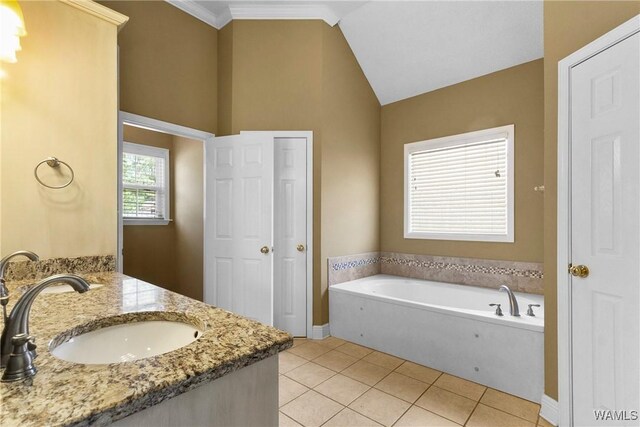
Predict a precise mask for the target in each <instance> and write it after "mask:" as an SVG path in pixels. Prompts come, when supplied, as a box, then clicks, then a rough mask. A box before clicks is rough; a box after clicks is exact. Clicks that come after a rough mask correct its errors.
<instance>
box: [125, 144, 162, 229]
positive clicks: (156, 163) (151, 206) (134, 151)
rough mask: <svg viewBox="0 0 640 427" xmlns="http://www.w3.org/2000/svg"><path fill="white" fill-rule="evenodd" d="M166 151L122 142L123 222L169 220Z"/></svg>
mask: <svg viewBox="0 0 640 427" xmlns="http://www.w3.org/2000/svg"><path fill="white" fill-rule="evenodd" d="M168 168H169V151H168V150H166V149H163V148H156V147H149V146H145V145H140V144H132V143H129V142H125V143H124V144H123V153H122V212H123V218H124V219H138V220H167V221H168V220H169V170H168Z"/></svg>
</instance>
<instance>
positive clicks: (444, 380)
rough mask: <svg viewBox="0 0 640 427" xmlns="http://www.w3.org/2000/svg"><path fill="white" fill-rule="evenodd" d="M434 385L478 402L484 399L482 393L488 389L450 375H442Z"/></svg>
mask: <svg viewBox="0 0 640 427" xmlns="http://www.w3.org/2000/svg"><path fill="white" fill-rule="evenodd" d="M433 385H435V386H438V387H440V388H443V389H445V390H449V391H452V392H454V393H455V394H459V395H460V396H464V397H466V398H469V399H471V400H475V401H476V402H477V401H478V400H480V398H481V397H482V393H484V391H485V390H486V389H487V388H486V387H485V386H483V385H480V384H477V383H474V382H472V381H467V380H465V379H462V378H459V377H454V376H453V375H449V374H442V375H440V377H438V379H437V380H436V382H435V383H433Z"/></svg>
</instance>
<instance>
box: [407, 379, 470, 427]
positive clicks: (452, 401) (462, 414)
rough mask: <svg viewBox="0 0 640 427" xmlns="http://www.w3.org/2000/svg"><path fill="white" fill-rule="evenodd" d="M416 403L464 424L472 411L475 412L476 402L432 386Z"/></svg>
mask: <svg viewBox="0 0 640 427" xmlns="http://www.w3.org/2000/svg"><path fill="white" fill-rule="evenodd" d="M416 405H418V406H420V407H421V408H423V409H426V410H427V411H431V412H433V413H435V414H437V415H440V416H442V417H445V418H448V419H450V420H451V421H454V422H456V423H458V424H464V423H465V421H467V419H468V418H469V415H470V414H471V412H473V409H474V408H475V406H476V402H474V401H473V400H471V399H467V398H466V397H462V396H459V395H457V394H455V393H451V392H450V391H447V390H443V389H441V388H438V387H436V386H431V387H430V388H429V390H427V391H426V392H425V393H424V394H423V395H422V396H421V397H420V399H418V401H417V402H416Z"/></svg>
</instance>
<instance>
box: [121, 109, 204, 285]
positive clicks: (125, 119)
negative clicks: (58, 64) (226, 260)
mask: <svg viewBox="0 0 640 427" xmlns="http://www.w3.org/2000/svg"><path fill="white" fill-rule="evenodd" d="M124 125H129V126H135V127H139V128H143V129H148V130H152V131H155V132H161V133H168V134H171V135H176V136H182V137H185V138H190V139H196V140H198V141H202V146H203V150H204V151H203V154H204V155H203V165H202V167H203V172H204V173H203V174H202V175H203V179H204V183H203V189H204V191H203V194H202V197H203V206H205V207H206V205H207V204H206V197H207V188H206V184H207V179H206V178H207V169H206V159H207V156H206V150H207V145H208V144H207V143H208V142H209V141H212V140H213V138H214V137H215V135H214V134H212V133H210V132H204V131H201V130H197V129H192V128H188V127H186V126H180V125H177V124H174V123H169V122H164V121H162V120H157V119H152V118H151V117H145V116H141V115H138V114H133V113H127V112H126V111H122V110H120V111H119V112H118V242H117V245H118V250H117V253H116V271H117V272H119V273H122V270H123V255H122V249H123V233H124V222H123V220H122V143H123V140H124V134H123V131H124ZM205 214H206V209H205V210H203V212H202V215H203V221H204V215H205ZM203 243H206V242H203ZM206 250H207V247H206V244H205V245H204V246H203V252H204V253H203V259H206ZM206 272H207V270H206V268H204V265H203V272H202V283H203V284H204V283H207V277H206Z"/></svg>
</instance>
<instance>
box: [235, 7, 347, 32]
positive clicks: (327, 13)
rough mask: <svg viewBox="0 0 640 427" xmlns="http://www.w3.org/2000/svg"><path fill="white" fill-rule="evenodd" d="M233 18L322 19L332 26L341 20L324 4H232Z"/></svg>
mask: <svg viewBox="0 0 640 427" xmlns="http://www.w3.org/2000/svg"><path fill="white" fill-rule="evenodd" d="M229 12H230V14H231V17H232V18H233V19H321V20H323V21H324V22H326V23H327V24H329V25H330V26H332V27H333V26H334V25H336V24H337V23H338V21H340V18H338V16H336V14H335V13H333V12H332V11H331V9H330V8H329V7H327V6H324V5H313V4H309V5H304V4H301V5H275V4H274V5H269V4H254V5H230V6H229Z"/></svg>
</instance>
